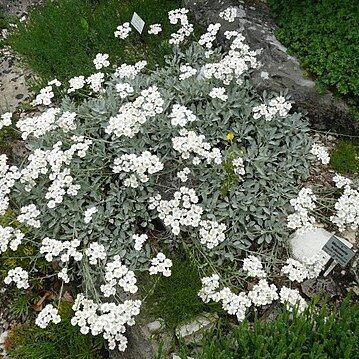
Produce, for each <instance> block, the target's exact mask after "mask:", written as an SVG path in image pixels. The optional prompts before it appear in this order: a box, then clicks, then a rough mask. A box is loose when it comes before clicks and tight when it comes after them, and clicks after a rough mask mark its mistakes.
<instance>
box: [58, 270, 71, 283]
mask: <svg viewBox="0 0 359 359" xmlns="http://www.w3.org/2000/svg"><path fill="white" fill-rule="evenodd" d="M57 276H58V277H59V278H60V279H62V280H63V281H64V283H70V277H69V274H68V270H67V268H62V269H61V271H60V272H59V273H57Z"/></svg>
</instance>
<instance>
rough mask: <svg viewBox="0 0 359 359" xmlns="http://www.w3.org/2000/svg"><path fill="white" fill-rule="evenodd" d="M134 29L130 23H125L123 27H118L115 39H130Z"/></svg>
mask: <svg viewBox="0 0 359 359" xmlns="http://www.w3.org/2000/svg"><path fill="white" fill-rule="evenodd" d="M131 31H132V28H131V26H130V23H129V22H125V23H124V24H122V25H119V26H117V28H116V31H115V32H114V35H115V37H116V38H117V37H119V38H120V39H122V40H124V39H126V38H127V37H128V35H129V34H130V32H131Z"/></svg>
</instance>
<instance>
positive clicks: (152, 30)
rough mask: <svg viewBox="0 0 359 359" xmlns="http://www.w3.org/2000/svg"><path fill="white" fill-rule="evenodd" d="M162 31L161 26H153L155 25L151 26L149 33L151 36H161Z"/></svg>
mask: <svg viewBox="0 0 359 359" xmlns="http://www.w3.org/2000/svg"><path fill="white" fill-rule="evenodd" d="M161 31H162V26H161V24H153V25H150V28H149V30H148V33H149V34H150V35H157V34H159V33H160V32H161Z"/></svg>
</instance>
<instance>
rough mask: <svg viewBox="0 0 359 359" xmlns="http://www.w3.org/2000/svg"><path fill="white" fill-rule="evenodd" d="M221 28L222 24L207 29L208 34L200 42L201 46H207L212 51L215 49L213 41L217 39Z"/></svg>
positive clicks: (212, 25) (210, 25) (211, 25)
mask: <svg viewBox="0 0 359 359" xmlns="http://www.w3.org/2000/svg"><path fill="white" fill-rule="evenodd" d="M220 28H221V24H219V23H217V24H209V25H208V28H207V32H206V33H205V34H203V35H201V37H200V38H199V40H198V43H199V44H200V45H201V46H205V47H206V48H207V49H211V48H212V47H213V41H214V40H215V39H216V36H217V33H218V31H219V29H220Z"/></svg>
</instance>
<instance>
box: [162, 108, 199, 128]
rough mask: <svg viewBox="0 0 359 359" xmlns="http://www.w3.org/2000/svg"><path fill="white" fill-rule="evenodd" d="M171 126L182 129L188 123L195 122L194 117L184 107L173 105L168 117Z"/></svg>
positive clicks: (195, 118)
mask: <svg viewBox="0 0 359 359" xmlns="http://www.w3.org/2000/svg"><path fill="white" fill-rule="evenodd" d="M168 117H169V118H170V119H171V125H172V126H181V127H184V126H186V125H187V123H189V122H193V121H196V120H197V117H196V115H195V114H194V113H193V112H192V111H191V110H190V109H188V108H187V107H186V106H182V105H178V104H174V105H173V107H172V111H171V113H170V114H169V115H168Z"/></svg>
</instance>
